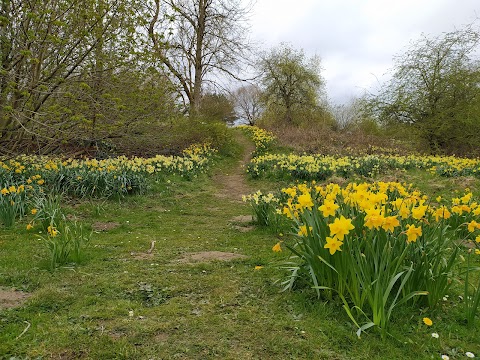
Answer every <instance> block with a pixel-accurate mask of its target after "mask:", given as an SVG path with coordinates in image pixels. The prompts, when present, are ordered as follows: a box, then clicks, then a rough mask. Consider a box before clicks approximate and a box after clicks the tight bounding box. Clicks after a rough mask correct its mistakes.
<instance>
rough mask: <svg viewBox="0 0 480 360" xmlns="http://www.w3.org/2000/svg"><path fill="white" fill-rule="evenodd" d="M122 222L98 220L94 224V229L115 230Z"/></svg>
mask: <svg viewBox="0 0 480 360" xmlns="http://www.w3.org/2000/svg"><path fill="white" fill-rule="evenodd" d="M119 226H120V224H119V223H117V222H100V221H97V222H95V223H93V224H92V229H93V231H108V230H113V229H115V228H117V227H119Z"/></svg>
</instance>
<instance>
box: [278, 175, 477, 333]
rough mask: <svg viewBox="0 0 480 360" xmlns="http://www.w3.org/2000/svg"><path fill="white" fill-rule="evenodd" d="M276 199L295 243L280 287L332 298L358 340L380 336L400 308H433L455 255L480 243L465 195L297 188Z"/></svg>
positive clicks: (473, 207) (394, 187) (382, 186)
mask: <svg viewBox="0 0 480 360" xmlns="http://www.w3.org/2000/svg"><path fill="white" fill-rule="evenodd" d="M282 192H283V194H284V195H286V198H285V200H284V201H283V202H282V204H281V205H280V209H279V211H280V212H281V213H282V214H284V216H285V217H286V218H288V219H289V221H290V224H291V228H292V232H293V233H294V234H295V237H296V243H295V245H294V246H289V248H290V250H291V251H292V254H293V259H294V260H295V263H296V265H295V266H292V267H291V271H292V272H291V277H290V278H289V279H287V281H286V282H285V284H286V288H290V287H292V286H293V284H294V283H295V281H296V279H298V278H300V277H301V278H305V279H309V280H310V282H311V284H312V286H313V287H314V288H315V289H317V291H318V294H319V296H320V295H322V294H323V295H324V296H327V297H329V298H333V297H334V296H338V297H339V298H340V299H341V300H342V302H343V304H344V308H345V310H346V311H347V313H348V315H349V316H350V318H351V319H352V321H353V322H354V323H355V324H356V325H357V326H358V327H359V332H358V334H360V333H361V332H362V331H364V330H366V329H367V328H369V327H372V326H376V327H378V328H379V329H381V331H382V334H383V335H384V334H386V331H387V329H388V323H389V319H390V316H391V314H392V311H393V310H394V308H395V307H396V306H400V305H402V304H404V303H409V304H417V305H420V306H429V307H430V308H433V307H435V306H436V305H437V303H438V302H439V300H441V299H442V297H443V296H445V294H446V292H447V290H448V289H449V287H450V286H451V284H452V279H453V278H454V270H455V269H456V265H458V261H457V255H458V254H459V252H461V251H464V250H465V248H466V247H465V246H464V245H465V244H467V243H468V242H469V243H471V246H477V248H478V246H479V244H480V237H479V235H480V224H479V222H480V204H478V203H477V202H476V201H475V200H474V199H473V195H472V194H471V193H470V192H468V191H467V192H466V193H465V194H464V195H463V196H461V197H459V198H454V199H452V200H451V201H444V200H443V199H441V198H437V199H434V200H432V199H429V198H428V197H427V196H425V195H423V194H421V193H420V192H419V191H417V190H414V189H413V187H412V186H411V185H410V186H407V185H405V184H400V183H394V182H376V183H373V184H368V183H361V184H356V183H351V184H349V185H347V186H346V187H340V186H339V185H336V184H329V185H326V186H319V185H316V184H315V183H313V184H310V185H307V184H300V185H297V186H292V187H289V188H285V189H283V190H282ZM459 239H461V240H459ZM471 246H470V247H471ZM290 263H291V262H290ZM457 275H458V274H457ZM359 318H363V319H368V321H367V322H366V323H364V324H363V325H361V321H359V320H358V319H359Z"/></svg>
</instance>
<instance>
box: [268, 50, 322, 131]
mask: <svg viewBox="0 0 480 360" xmlns="http://www.w3.org/2000/svg"><path fill="white" fill-rule="evenodd" d="M259 70H260V72H261V76H260V79H261V84H262V87H263V89H262V90H263V93H264V99H265V104H266V107H267V109H272V108H275V109H278V111H280V112H281V113H282V115H283V118H284V119H285V120H286V121H287V122H293V120H294V117H295V113H298V112H299V111H300V112H302V111H309V110H315V109H317V108H318V107H319V105H320V94H321V91H322V86H323V84H324V82H323V80H322V78H321V76H320V58H319V57H317V56H314V57H312V58H310V59H307V58H305V54H304V53H303V51H301V50H295V49H293V48H292V47H290V46H289V45H286V44H282V45H281V46H279V47H277V48H274V49H272V50H271V51H270V52H268V53H266V54H263V55H262V56H261V59H260V61H259Z"/></svg>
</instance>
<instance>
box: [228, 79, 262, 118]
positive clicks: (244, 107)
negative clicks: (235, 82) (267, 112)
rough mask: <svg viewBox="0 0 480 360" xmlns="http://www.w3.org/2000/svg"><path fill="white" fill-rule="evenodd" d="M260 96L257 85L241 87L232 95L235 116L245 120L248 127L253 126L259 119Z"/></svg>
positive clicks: (260, 108) (260, 109)
mask: <svg viewBox="0 0 480 360" xmlns="http://www.w3.org/2000/svg"><path fill="white" fill-rule="evenodd" d="M261 95H262V92H261V90H260V88H259V87H258V86H257V85H247V86H242V87H240V88H238V89H237V90H235V91H234V92H233V94H232V97H233V99H234V102H235V112H236V113H237V116H238V117H240V118H242V119H245V120H247V121H248V123H249V124H250V125H255V122H256V121H257V120H258V118H259V117H260V114H261V111H262V106H261Z"/></svg>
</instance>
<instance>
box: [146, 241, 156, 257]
mask: <svg viewBox="0 0 480 360" xmlns="http://www.w3.org/2000/svg"><path fill="white" fill-rule="evenodd" d="M154 247H155V240H153V241H152V245H150V249H148V251H147V253H149V254H151V253H152V251H153V248H154Z"/></svg>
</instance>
